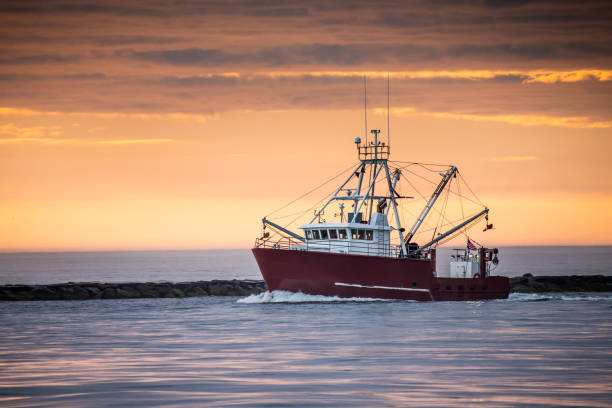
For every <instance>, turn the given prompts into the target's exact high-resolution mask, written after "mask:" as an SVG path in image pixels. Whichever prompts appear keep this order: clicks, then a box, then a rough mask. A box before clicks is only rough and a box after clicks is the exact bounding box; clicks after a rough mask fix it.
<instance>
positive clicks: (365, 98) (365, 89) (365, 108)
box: [363, 75, 368, 146]
mask: <svg viewBox="0 0 612 408" xmlns="http://www.w3.org/2000/svg"><path fill="white" fill-rule="evenodd" d="M363 115H364V120H365V121H364V124H365V129H364V130H365V132H364V133H365V144H366V146H367V145H368V86H367V83H366V76H365V75H364V76H363Z"/></svg>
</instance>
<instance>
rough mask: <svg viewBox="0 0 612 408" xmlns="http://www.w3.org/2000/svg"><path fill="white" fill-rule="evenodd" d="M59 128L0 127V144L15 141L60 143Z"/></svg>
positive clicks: (9, 125) (11, 125)
mask: <svg viewBox="0 0 612 408" xmlns="http://www.w3.org/2000/svg"><path fill="white" fill-rule="evenodd" d="M61 134H62V132H61V127H60V126H30V127H19V126H16V125H15V124H13V123H7V124H4V125H0V143H10V142H15V141H41V142H45V143H61V139H60V138H59V136H61Z"/></svg>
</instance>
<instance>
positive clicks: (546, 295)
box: [508, 292, 612, 302]
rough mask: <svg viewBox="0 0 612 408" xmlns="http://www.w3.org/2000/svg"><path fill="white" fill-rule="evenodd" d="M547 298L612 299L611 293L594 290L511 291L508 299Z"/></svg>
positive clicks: (520, 300)
mask: <svg viewBox="0 0 612 408" xmlns="http://www.w3.org/2000/svg"><path fill="white" fill-rule="evenodd" d="M547 300H566V301H582V302H585V301H587V302H588V301H602V300H612V294H611V293H601V294H599V293H598V294H594V293H593V292H589V293H579V292H572V293H569V292H565V293H564V292H561V293H556V292H545V293H511V294H510V296H508V301H510V302H538V301H547Z"/></svg>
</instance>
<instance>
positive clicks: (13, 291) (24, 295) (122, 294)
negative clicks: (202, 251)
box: [0, 280, 267, 300]
mask: <svg viewBox="0 0 612 408" xmlns="http://www.w3.org/2000/svg"><path fill="white" fill-rule="evenodd" d="M266 290H267V288H266V284H265V283H264V281H259V280H212V281H198V282H180V283H170V282H159V283H157V282H156V283H152V282H147V283H99V282H81V283H74V282H68V283H58V284H50V285H3V286H0V300H85V299H131V298H178V297H193V296H248V295H251V294H258V293H261V292H265V291H266Z"/></svg>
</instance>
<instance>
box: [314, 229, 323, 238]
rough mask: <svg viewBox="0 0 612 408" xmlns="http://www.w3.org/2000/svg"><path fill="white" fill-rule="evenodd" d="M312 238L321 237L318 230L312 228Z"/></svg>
mask: <svg viewBox="0 0 612 408" xmlns="http://www.w3.org/2000/svg"><path fill="white" fill-rule="evenodd" d="M312 239H321V236H320V235H319V230H312Z"/></svg>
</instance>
